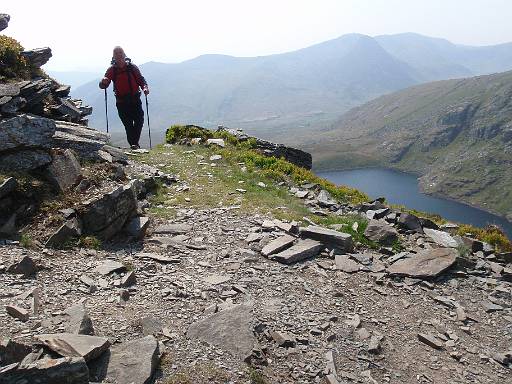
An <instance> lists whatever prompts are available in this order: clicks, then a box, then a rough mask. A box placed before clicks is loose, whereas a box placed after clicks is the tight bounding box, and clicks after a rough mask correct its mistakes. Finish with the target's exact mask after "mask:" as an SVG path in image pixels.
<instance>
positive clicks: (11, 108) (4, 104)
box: [0, 96, 27, 116]
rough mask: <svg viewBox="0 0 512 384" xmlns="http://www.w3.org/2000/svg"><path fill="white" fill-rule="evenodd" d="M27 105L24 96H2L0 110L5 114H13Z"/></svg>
mask: <svg viewBox="0 0 512 384" xmlns="http://www.w3.org/2000/svg"><path fill="white" fill-rule="evenodd" d="M26 105H27V100H25V99H24V98H23V97H19V96H16V97H8V96H7V97H6V96H4V97H2V100H1V102H0V112H1V113H2V115H5V116H12V115H14V114H16V113H17V112H18V111H20V110H22V109H23V108H25V106H26Z"/></svg>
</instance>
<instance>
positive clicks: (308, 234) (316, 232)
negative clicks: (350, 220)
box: [300, 225, 354, 253]
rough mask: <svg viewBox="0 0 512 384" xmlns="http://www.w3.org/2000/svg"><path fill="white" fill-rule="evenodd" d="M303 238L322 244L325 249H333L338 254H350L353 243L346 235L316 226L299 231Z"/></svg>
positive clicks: (349, 236)
mask: <svg viewBox="0 0 512 384" xmlns="http://www.w3.org/2000/svg"><path fill="white" fill-rule="evenodd" d="M300 235H301V237H303V238H308V239H313V240H317V241H320V242H322V243H323V244H324V245H325V246H326V247H327V248H333V249H335V250H338V251H340V252H343V253H345V252H352V250H353V249H354V241H353V240H352V236H351V235H349V234H347V233H342V232H338V231H335V230H332V229H327V228H323V227H318V226H312V225H310V226H308V227H306V228H301V229H300Z"/></svg>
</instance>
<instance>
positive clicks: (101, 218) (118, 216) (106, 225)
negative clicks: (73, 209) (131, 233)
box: [80, 182, 137, 240]
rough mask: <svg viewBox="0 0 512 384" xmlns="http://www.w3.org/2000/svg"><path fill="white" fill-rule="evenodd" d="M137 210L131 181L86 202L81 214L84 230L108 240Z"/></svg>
mask: <svg viewBox="0 0 512 384" xmlns="http://www.w3.org/2000/svg"><path fill="white" fill-rule="evenodd" d="M136 210H137V198H136V195H135V188H134V182H130V183H128V184H126V185H124V186H122V187H119V188H116V189H115V190H113V191H111V192H109V193H105V194H104V195H103V196H102V197H100V198H98V199H95V200H93V201H88V202H86V203H85V204H84V207H83V208H82V212H83V213H82V214H81V216H80V218H81V221H82V229H83V232H84V233H86V234H92V235H96V236H98V237H100V238H103V239H107V240H108V239H110V238H111V237H113V236H114V235H115V234H117V233H118V232H119V231H120V230H121V229H122V228H123V226H124V225H125V223H126V221H127V219H128V218H129V217H131V216H132V214H133V213H134V212H136Z"/></svg>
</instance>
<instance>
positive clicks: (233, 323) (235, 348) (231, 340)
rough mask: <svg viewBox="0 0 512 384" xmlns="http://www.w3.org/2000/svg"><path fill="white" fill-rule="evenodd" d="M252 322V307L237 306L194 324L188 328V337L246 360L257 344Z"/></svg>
mask: <svg viewBox="0 0 512 384" xmlns="http://www.w3.org/2000/svg"><path fill="white" fill-rule="evenodd" d="M252 321H253V318H252V306H251V305H248V304H240V305H235V306H233V307H231V308H229V309H225V310H223V311H221V312H217V313H215V314H213V315H211V316H210V317H207V318H205V319H203V320H199V321H197V322H195V323H193V324H192V325H191V326H190V327H189V328H188V331H187V336H188V337H189V338H191V339H199V340H202V341H205V342H207V343H209V344H212V345H215V346H217V347H219V348H222V349H224V350H225V351H227V352H229V353H231V354H232V355H234V356H237V357H240V358H241V359H245V358H246V357H247V356H248V355H249V354H250V353H251V351H252V348H253V346H254V344H255V342H256V339H255V337H254V335H253V332H252Z"/></svg>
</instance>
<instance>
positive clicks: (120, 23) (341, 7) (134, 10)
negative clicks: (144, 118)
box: [0, 0, 512, 71]
mask: <svg viewBox="0 0 512 384" xmlns="http://www.w3.org/2000/svg"><path fill="white" fill-rule="evenodd" d="M3 3H4V4H3V5H2V6H0V13H8V14H10V15H11V22H10V23H9V27H8V28H7V29H6V30H4V31H3V33H5V34H6V35H9V36H12V37H15V38H16V39H17V40H18V41H20V43H21V44H22V45H23V46H24V47H25V48H27V49H29V48H36V47H44V46H49V47H50V48H52V51H53V55H54V56H53V58H52V59H51V60H50V61H49V62H48V64H46V65H45V67H44V68H45V69H47V70H93V71H98V70H100V71H102V70H103V69H105V68H106V67H107V66H108V64H109V62H110V57H111V53H112V52H111V51H112V48H113V47H114V46H115V45H121V46H123V47H124V48H125V51H126V53H127V54H128V56H130V57H131V58H132V59H133V61H134V62H135V63H139V64H141V63H144V62H147V61H151V60H152V61H161V62H180V61H183V60H187V59H191V58H193V57H196V56H199V55H201V54H205V53H222V54H229V55H234V56H259V55H268V54H272V53H280V52H286V51H291V50H295V49H299V48H303V47H306V46H309V45H312V44H315V43H318V42H322V41H325V40H329V39H332V38H336V37H338V36H341V35H343V34H346V33H363V34H367V35H371V36H375V35H380V34H392V33H400V32H417V33H420V34H424V35H428V36H434V37H443V38H446V39H448V40H451V41H452V42H454V43H458V44H467V45H490V44H498V43H503V42H509V41H512V22H511V21H510V18H511V17H512V1H510V0H257V1H252V0H180V1H175V0H168V1H155V0H145V1H144V0H142V1H141V0H137V1H132V0H126V1H122V2H121V1H108V0H101V1H99V0H85V1H69V0H67V1H61V0H57V1H52V0H47V1H42V0H38V1H34V0H24V1H10V2H7V1H4V2H3Z"/></svg>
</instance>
